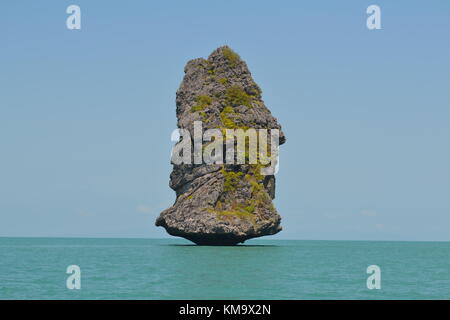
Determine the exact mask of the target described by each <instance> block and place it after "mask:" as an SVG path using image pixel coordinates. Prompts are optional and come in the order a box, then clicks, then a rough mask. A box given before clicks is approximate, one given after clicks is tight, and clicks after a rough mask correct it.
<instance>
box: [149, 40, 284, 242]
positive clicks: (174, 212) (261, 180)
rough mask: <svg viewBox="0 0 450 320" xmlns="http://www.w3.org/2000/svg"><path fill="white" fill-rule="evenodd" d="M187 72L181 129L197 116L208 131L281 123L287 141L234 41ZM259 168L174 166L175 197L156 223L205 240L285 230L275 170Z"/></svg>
mask: <svg viewBox="0 0 450 320" xmlns="http://www.w3.org/2000/svg"><path fill="white" fill-rule="evenodd" d="M184 71H185V76H184V79H183V81H182V83H181V85H180V88H179V89H178V91H177V96H176V107H177V108H176V114H177V119H178V127H179V128H182V129H187V130H189V132H190V133H191V135H192V136H193V134H194V128H193V124H194V121H202V123H203V130H206V129H210V128H220V129H224V128H229V129H238V128H242V129H244V130H245V129H248V128H255V129H262V128H265V129H279V130H280V142H279V143H280V144H282V143H284V142H285V140H286V139H285V137H284V134H283V133H282V131H281V126H280V125H279V123H278V122H277V119H276V118H274V117H273V116H272V115H271V113H270V111H269V109H268V108H267V107H266V106H265V104H264V102H263V100H262V97H261V89H260V88H259V87H258V85H257V84H256V83H255V82H254V81H253V78H252V76H251V74H250V71H249V70H248V67H247V65H246V63H245V62H244V61H242V60H241V59H240V57H239V56H238V55H237V54H236V53H235V52H234V51H232V50H231V49H230V48H228V47H227V46H224V47H220V48H218V49H216V50H215V51H214V52H213V53H212V54H211V55H210V56H209V57H208V59H202V58H198V59H194V60H191V61H189V62H188V63H187V65H186V67H185V70H184ZM260 169H261V165H260V164H240V165H238V164H234V165H233V164H212V165H208V164H205V163H202V164H179V165H174V166H173V171H172V173H171V175H170V187H171V188H172V189H173V190H175V192H176V201H175V203H174V205H173V206H172V207H170V208H168V209H166V210H164V211H163V212H162V213H161V214H160V216H159V217H158V218H157V220H156V225H157V226H162V227H164V228H165V229H166V230H167V232H168V233H169V234H171V235H173V236H180V237H184V238H186V239H188V240H191V241H193V242H195V243H196V244H202V245H235V244H237V243H241V242H244V241H245V240H247V239H250V238H255V237H260V236H264V235H272V234H275V233H277V232H279V231H280V230H281V226H280V220H281V218H280V216H279V214H278V213H277V211H276V209H275V208H274V206H273V204H272V199H273V198H274V197H275V176H273V175H266V176H263V175H261V173H260Z"/></svg>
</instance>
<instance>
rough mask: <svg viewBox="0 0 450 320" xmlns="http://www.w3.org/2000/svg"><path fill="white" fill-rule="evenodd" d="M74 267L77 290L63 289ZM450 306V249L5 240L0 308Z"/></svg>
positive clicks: (442, 245) (1, 243) (436, 245)
mask: <svg viewBox="0 0 450 320" xmlns="http://www.w3.org/2000/svg"><path fill="white" fill-rule="evenodd" d="M69 265H78V266H79V267H80V269H81V289H80V290H69V289H67V287H66V279H67V277H68V276H69V274H66V268H67V267H68V266H69ZM369 265H378V266H379V267H380V268H381V289H380V290H376V289H374V290H369V289H367V286H366V280H367V277H368V276H369V274H367V273H366V269H367V267H368V266H369ZM449 298H450V242H387V241H386V242H384V241H297V240H253V241H248V242H246V243H245V244H244V245H240V246H237V247H201V246H195V245H192V244H190V243H189V242H187V241H184V240H182V239H90V238H0V299H449Z"/></svg>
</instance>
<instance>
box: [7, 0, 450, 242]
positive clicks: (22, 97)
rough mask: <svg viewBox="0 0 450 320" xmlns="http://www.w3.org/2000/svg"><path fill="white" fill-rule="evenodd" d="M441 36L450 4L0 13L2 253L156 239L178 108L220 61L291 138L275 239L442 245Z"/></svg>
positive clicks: (30, 6) (249, 4) (164, 4)
mask: <svg viewBox="0 0 450 320" xmlns="http://www.w3.org/2000/svg"><path fill="white" fill-rule="evenodd" d="M70 4H77V5H79V6H80V7H81V10H82V29H81V30H79V31H70V30H68V29H67V28H66V25H65V20H66V17H67V14H66V13H65V10H66V7H67V6H68V5H70ZM371 4H378V5H379V6H380V7H381V10H382V30H375V31H369V30H368V29H367V28H366V17H367V15H366V12H365V11H366V8H367V6H369V5H371ZM449 36H450V2H449V1H378V0H377V1H307V2H304V3H302V4H300V1H273V0H272V1H261V0H258V1H256V0H254V1H211V0H209V1H198V0H196V1H181V0H180V1H132V2H126V1H81V0H73V1H2V2H1V4H0V40H1V46H0V61H1V69H0V88H1V91H0V236H93V237H165V236H166V233H165V231H164V229H162V228H156V227H155V226H154V220H155V218H156V217H157V215H158V214H159V212H160V211H161V210H162V209H165V208H167V207H169V206H170V205H171V204H172V203H173V201H174V199H175V193H174V192H173V191H172V190H171V189H170V188H169V187H168V181H169V174H170V172H171V165H170V163H169V153H170V149H171V146H172V142H171V141H170V133H171V132H172V130H173V129H174V128H175V125H176V118H175V91H176V90H177V88H178V86H179V84H180V82H181V80H182V77H183V68H184V65H185V63H186V62H187V61H188V60H190V59H192V58H197V57H207V56H208V55H209V54H210V52H211V51H213V50H214V49H215V48H216V47H218V46H221V45H224V44H228V45H229V46H231V47H232V48H233V49H234V50H235V51H237V52H238V53H239V54H240V55H241V57H242V58H243V59H244V60H246V61H247V63H248V65H249V67H250V70H251V71H252V73H253V76H254V79H255V80H256V82H257V83H258V84H259V85H260V87H261V88H262V90H263V98H264V100H265V102H266V105H267V106H268V107H269V108H270V109H271V110H272V113H273V114H274V115H275V116H276V117H277V118H278V119H279V121H280V123H281V124H282V125H283V129H284V131H285V133H286V136H287V138H288V141H287V143H286V144H285V145H283V146H282V149H281V163H280V172H279V174H278V176H277V196H276V200H275V205H276V207H277V208H278V211H279V212H280V214H281V215H282V217H283V220H282V225H283V227H284V230H283V231H282V232H281V233H279V234H278V235H276V236H274V237H272V238H273V239H275V238H279V239H357V240H358V239H375V240H446V241H450V232H449V230H450V148H449V138H450V125H449V121H450V111H449V109H450V41H449V39H450V37H449ZM267 239H269V238H267Z"/></svg>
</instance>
